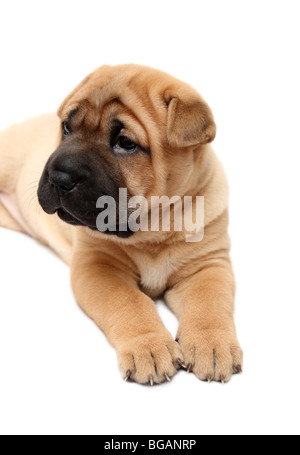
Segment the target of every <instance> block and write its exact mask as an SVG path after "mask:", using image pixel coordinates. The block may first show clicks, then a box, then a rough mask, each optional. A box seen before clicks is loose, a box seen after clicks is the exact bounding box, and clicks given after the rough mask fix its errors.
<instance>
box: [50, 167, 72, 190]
mask: <svg viewBox="0 0 300 455" xmlns="http://www.w3.org/2000/svg"><path fill="white" fill-rule="evenodd" d="M49 183H50V186H51V188H52V190H54V191H58V192H59V193H61V194H65V193H69V192H70V191H72V190H73V189H74V188H75V187H76V186H77V182H76V180H75V178H74V176H72V175H70V174H68V173H66V172H61V171H52V172H51V173H50V175H49Z"/></svg>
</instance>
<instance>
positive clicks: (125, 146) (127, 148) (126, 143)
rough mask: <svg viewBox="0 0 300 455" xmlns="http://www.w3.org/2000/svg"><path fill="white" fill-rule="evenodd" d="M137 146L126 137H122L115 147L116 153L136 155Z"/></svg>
mask: <svg viewBox="0 0 300 455" xmlns="http://www.w3.org/2000/svg"><path fill="white" fill-rule="evenodd" d="M137 147H138V146H137V144H136V143H135V142H133V141H131V140H130V139H128V138H127V137H125V136H120V137H119V139H118V141H117V143H116V145H115V146H114V151H115V152H116V153H124V152H126V153H134V152H135V151H136V149H137Z"/></svg>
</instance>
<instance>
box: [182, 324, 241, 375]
mask: <svg viewBox="0 0 300 455" xmlns="http://www.w3.org/2000/svg"><path fill="white" fill-rule="evenodd" d="M178 339H179V343H180V346H181V349H182V352H183V355H184V362H185V364H186V365H187V368H188V371H189V372H190V371H193V372H194V373H195V375H196V376H197V377H198V378H199V379H201V380H202V381H208V382H211V381H219V382H223V383H224V382H228V381H229V380H230V378H231V377H232V375H233V374H236V373H241V372H242V366H243V352H242V350H241V348H240V345H239V342H238V341H237V339H236V336H235V334H234V332H233V331H231V330H211V329H207V330H197V329H195V328H193V327H186V328H181V329H180V331H179V334H178Z"/></svg>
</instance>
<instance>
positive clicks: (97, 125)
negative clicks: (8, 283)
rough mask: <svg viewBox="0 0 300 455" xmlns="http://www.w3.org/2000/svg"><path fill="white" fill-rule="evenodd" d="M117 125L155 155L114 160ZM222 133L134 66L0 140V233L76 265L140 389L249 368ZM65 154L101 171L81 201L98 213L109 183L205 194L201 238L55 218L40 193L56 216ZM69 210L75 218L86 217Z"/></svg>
mask: <svg viewBox="0 0 300 455" xmlns="http://www.w3.org/2000/svg"><path fill="white" fill-rule="evenodd" d="M70 113H71V118H69V116H70ZM68 118H69V120H70V124H71V126H72V128H73V133H72V134H71V135H70V137H68V138H65V139H62V128H61V123H62V122H63V121H66V120H68ZM115 120H117V121H119V122H121V124H122V125H123V127H124V128H123V132H122V134H123V133H124V134H126V135H127V136H128V137H129V138H130V139H132V140H133V141H135V142H137V143H138V144H140V146H141V147H142V148H143V149H145V150H146V151H149V153H146V152H145V153H137V154H133V155H130V156H118V157H114V156H113V154H112V151H111V144H110V143H109V138H110V134H111V125H112V122H113V121H115ZM215 134H216V127H215V123H214V120H213V116H212V113H211V110H210V108H209V107H208V105H207V104H206V103H205V101H204V100H203V99H202V98H201V97H200V95H199V94H198V93H197V92H196V91H195V90H194V89H192V88H191V87H189V86H188V85H187V84H185V83H183V82H181V81H178V80H177V79H175V78H173V77H171V76H169V75H168V74H165V73H163V72H160V71H157V70H153V69H151V68H147V67H142V66H137V65H121V66H116V67H111V66H103V67H101V68H100V69H98V70H97V71H95V72H94V73H92V74H91V75H89V76H88V77H87V78H86V79H85V80H84V81H83V82H82V83H81V84H80V85H79V86H78V87H77V88H76V89H75V90H74V91H73V92H72V93H71V94H70V95H69V96H68V97H67V98H66V100H65V101H64V103H63V104H62V105H61V107H60V109H59V111H58V115H54V114H53V115H46V116H43V117H39V118H37V119H33V120H29V121H27V122H25V123H23V124H19V125H14V126H13V127H11V128H9V129H8V130H6V131H4V132H2V133H1V134H0V160H1V169H0V225H1V226H4V227H7V228H10V229H14V230H18V231H21V232H26V233H28V234H30V235H31V236H33V237H35V238H37V239H38V240H40V241H41V242H43V243H45V244H47V245H49V247H50V248H52V249H53V250H54V251H55V252H56V253H57V254H58V255H59V256H60V257H61V258H62V259H63V260H64V261H65V262H66V263H67V264H69V265H70V266H71V276H72V286H73V290H74V294H75V297H76V299H77V301H78V303H79V305H80V306H81V307H82V309H83V310H84V311H85V312H86V313H87V314H88V315H89V316H90V317H91V318H92V319H93V320H94V321H95V322H96V324H97V325H98V326H99V327H100V328H101V329H102V330H103V331H104V333H105V334H106V336H107V338H108V340H109V342H110V343H111V344H112V345H113V346H114V347H115V349H116V351H117V355H118V359H119V365H120V369H121V372H122V375H123V377H127V378H128V377H131V378H132V379H134V380H135V381H137V382H140V383H148V382H149V381H150V382H151V383H152V382H155V383H160V382H162V381H164V380H165V379H167V378H168V377H171V376H173V375H174V374H175V373H176V370H177V368H178V365H179V364H181V363H184V364H185V365H186V366H187V367H188V369H189V371H190V370H192V371H193V372H194V373H195V375H196V376H197V377H198V378H199V379H201V380H208V381H211V380H216V381H221V382H226V381H228V380H229V379H230V378H231V376H232V374H233V373H237V372H240V371H241V369H242V362H243V359H242V357H243V355H242V351H241V349H240V346H239V343H238V341H237V338H236V331H235V325H234V321H233V309H234V294H235V284H234V278H233V273H232V267H231V262H230V258H229V250H230V240H229V237H228V233H227V228H228V186H227V181H226V177H225V175H224V171H223V168H222V166H221V164H220V163H219V161H218V159H217V157H216V155H215V154H214V152H213V150H212V148H211V146H210V145H208V144H209V143H210V142H211V141H212V140H213V139H214V137H215ZM53 152H55V154H53ZM67 155H68V159H69V162H70V163H71V165H72V166H73V167H74V163H75V162H77V167H76V169H82V166H83V163H87V164H88V165H89V166H90V167H89V169H92V170H89V172H90V174H89V175H91V176H92V177H93V181H92V182H93V183H91V182H89V183H90V187H93V188H90V189H89V188H88V186H86V187H84V189H83V190H82V192H81V193H80V198H81V202H86V203H87V204H88V203H90V201H88V199H89V196H90V198H91V202H92V203H93V204H94V202H95V201H94V198H95V197H96V194H98V193H97V191H99V190H100V189H101V185H102V186H103V185H106V186H107V185H109V183H107V184H106V183H103V181H105V179H107V182H108V181H109V182H110V185H112V186H114V185H115V186H114V188H115V189H117V188H118V187H119V186H125V187H127V188H128V191H129V194H130V195H131V196H134V195H142V196H144V197H146V198H147V199H148V200H149V201H150V197H151V195H167V196H170V197H171V196H174V195H179V196H181V197H184V196H185V195H189V196H196V195H199V196H204V197H205V236H204V239H203V241H202V242H201V243H196V244H195V243H186V242H185V235H186V233H185V232H169V233H168V232H137V233H135V234H134V235H130V236H129V237H128V238H122V237H119V236H117V235H111V236H107V235H105V234H101V233H99V232H98V231H93V230H91V229H90V228H88V227H86V226H88V225H89V223H88V222H86V226H85V225H84V224H85V221H86V220H85V218H84V214H83V213H78V217H79V218H80V219H81V220H82V224H83V226H72V225H70V224H67V223H65V222H63V221H62V220H60V219H59V218H58V216H57V215H55V214H53V215H51V216H50V215H48V214H46V213H45V212H44V211H43V210H42V208H41V206H40V205H39V203H38V200H37V197H36V194H37V190H38V185H39V197H40V201H41V203H42V205H43V206H44V208H45V209H46V208H48V209H49V211H48V213H52V212H54V211H55V209H56V206H55V203H57V201H56V202H55V200H54V196H53V194H52V195H51V188H50V187H49V182H48V177H47V175H48V174H47V172H48V171H49V168H50V167H51V166H52V167H53V166H54V164H55V166H57V165H58V164H57V163H58V161H57V160H60V159H61V157H63V156H64V157H66V156H67ZM76 160H77V161H76ZM47 163H48V164H47ZM91 163H92V164H91ZM104 163H106V164H104ZM47 166H48V167H47ZM45 172H46V175H45V174H44V177H42V179H41V182H40V184H39V181H40V178H41V176H42V175H43V173H45ZM101 173H102V174H101ZM99 175H102V177H101V179H100V177H99ZM92 177H91V178H92ZM112 182H114V183H112ZM102 189H103V188H102ZM106 190H107V191H114V189H113V188H112V187H111V188H110V189H109V190H108V189H107V188H106ZM92 191H93V192H92ZM92 194H93V196H91V195H92ZM100 195H101V194H98V196H100ZM71 202H72V204H71ZM51 204H52V205H51ZM53 204H54V205H53ZM70 204H71V209H70V210H71V211H72V213H73V211H76V210H78V207H76V206H75V205H76V204H74V201H70ZM51 209H52V212H51ZM76 213H77V212H76ZM162 295H164V297H165V300H166V302H167V304H168V305H169V307H170V308H171V309H172V311H173V312H174V313H175V314H176V316H177V317H178V319H179V330H178V337H177V338H178V339H177V342H176V341H174V340H173V339H172V337H171V335H170V333H169V332H168V331H167V330H166V328H165V327H164V325H163V323H162V321H161V320H160V318H159V316H158V314H157V312H156V309H155V304H154V301H153V299H155V298H157V297H159V296H162Z"/></svg>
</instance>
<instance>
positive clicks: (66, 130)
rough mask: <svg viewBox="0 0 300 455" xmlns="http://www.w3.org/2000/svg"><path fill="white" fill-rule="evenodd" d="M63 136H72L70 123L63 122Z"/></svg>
mask: <svg viewBox="0 0 300 455" xmlns="http://www.w3.org/2000/svg"><path fill="white" fill-rule="evenodd" d="M62 129H63V136H64V137H67V136H69V135H70V134H71V128H70V125H69V123H68V122H63V124H62Z"/></svg>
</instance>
